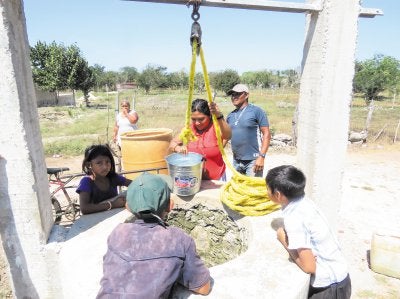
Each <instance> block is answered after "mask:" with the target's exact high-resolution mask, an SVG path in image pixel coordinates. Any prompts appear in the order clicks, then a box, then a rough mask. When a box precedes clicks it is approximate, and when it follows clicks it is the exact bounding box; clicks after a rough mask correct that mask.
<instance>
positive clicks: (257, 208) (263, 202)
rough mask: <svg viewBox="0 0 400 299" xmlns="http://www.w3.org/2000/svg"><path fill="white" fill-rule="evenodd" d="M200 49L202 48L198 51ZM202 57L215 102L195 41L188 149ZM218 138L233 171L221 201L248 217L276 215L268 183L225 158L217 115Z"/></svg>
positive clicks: (183, 136) (184, 135)
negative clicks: (198, 58) (198, 57)
mask: <svg viewBox="0 0 400 299" xmlns="http://www.w3.org/2000/svg"><path fill="white" fill-rule="evenodd" d="M198 48H200V49H199V50H200V51H198ZM197 53H200V59H201V65H202V69H203V77H204V83H205V87H206V91H207V99H208V102H209V103H211V102H212V101H213V98H212V94H211V87H210V80H209V77H208V72H207V67H206V63H205V60H204V53H203V49H202V47H201V44H200V45H199V44H198V41H197V40H196V39H194V40H193V42H192V62H191V67H190V75H189V97H188V103H187V109H186V121H185V128H183V129H182V131H181V133H180V135H179V137H180V138H181V140H182V141H183V143H184V144H185V145H186V144H187V143H188V142H190V141H191V140H194V139H195V136H194V135H193V133H192V130H191V129H190V115H191V104H192V99H193V91H194V76H195V69H196V56H197ZM212 121H213V124H214V129H215V134H216V136H217V141H218V148H219V150H220V152H221V154H222V157H223V159H224V162H225V164H226V165H227V166H228V167H229V169H230V170H231V171H232V178H231V180H230V181H229V182H227V183H225V184H224V185H223V186H222V187H221V195H220V196H221V197H220V199H221V201H222V202H223V203H224V204H226V205H227V206H228V207H229V208H230V209H232V210H234V211H237V212H239V213H240V214H242V215H245V216H261V215H266V214H269V213H271V212H273V211H276V210H277V209H278V208H279V206H278V205H277V204H275V203H274V202H272V201H271V200H270V199H269V198H268V193H267V186H266V183H265V180H264V179H263V178H259V177H248V176H245V175H243V174H241V173H239V172H237V171H236V170H235V168H234V167H233V165H232V164H231V162H230V161H229V159H228V157H227V156H226V153H225V150H224V147H223V145H222V139H221V129H220V127H219V124H218V121H217V119H216V116H215V115H212Z"/></svg>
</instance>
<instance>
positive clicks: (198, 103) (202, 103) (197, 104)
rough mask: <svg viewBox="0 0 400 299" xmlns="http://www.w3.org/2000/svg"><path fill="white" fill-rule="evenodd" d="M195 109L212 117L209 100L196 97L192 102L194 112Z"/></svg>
mask: <svg viewBox="0 0 400 299" xmlns="http://www.w3.org/2000/svg"><path fill="white" fill-rule="evenodd" d="M195 111H198V112H200V113H203V114H204V115H207V116H209V117H211V112H210V108H209V107H208V102H207V101H206V100H203V99H195V100H194V101H193V102H192V112H195Z"/></svg>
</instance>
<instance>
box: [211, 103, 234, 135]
mask: <svg viewBox="0 0 400 299" xmlns="http://www.w3.org/2000/svg"><path fill="white" fill-rule="evenodd" d="M208 107H209V108H210V112H211V114H214V115H215V117H216V118H217V121H218V124H219V128H220V129H221V138H222V139H225V140H230V139H231V137H232V129H231V127H230V126H229V125H228V123H227V122H226V120H225V119H224V116H223V114H222V113H221V111H220V110H219V108H218V105H217V104H216V103H215V102H211V103H209V104H208Z"/></svg>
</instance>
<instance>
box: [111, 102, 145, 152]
mask: <svg viewBox="0 0 400 299" xmlns="http://www.w3.org/2000/svg"><path fill="white" fill-rule="evenodd" d="M138 120H139V116H138V114H137V112H136V111H135V110H131V105H130V104H129V101H128V100H123V101H122V102H121V112H120V113H118V115H117V119H116V120H115V126H114V137H113V140H114V142H116V143H117V144H118V146H119V148H121V134H122V133H125V132H131V131H134V130H137V125H136V124H137V122H138Z"/></svg>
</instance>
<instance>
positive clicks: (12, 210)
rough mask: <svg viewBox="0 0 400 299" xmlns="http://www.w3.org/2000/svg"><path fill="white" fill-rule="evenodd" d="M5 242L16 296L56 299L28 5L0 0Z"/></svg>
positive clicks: (0, 186)
mask: <svg viewBox="0 0 400 299" xmlns="http://www.w3.org/2000/svg"><path fill="white" fill-rule="evenodd" d="M0 66H1V73H0V74H1V79H0V115H1V117H0V128H1V130H0V205H1V208H0V237H1V241H2V246H3V248H4V252H5V255H6V258H7V260H8V263H9V268H10V276H11V279H12V284H13V286H12V287H13V292H14V296H15V297H17V298H55V297H54V296H53V295H52V293H51V289H50V287H49V286H51V285H52V283H50V281H49V280H50V279H52V277H54V269H51V266H50V265H48V264H47V260H46V258H47V257H46V256H47V254H46V249H45V247H44V245H45V244H46V241H47V238H48V235H49V232H50V230H51V227H52V225H53V220H52V210H51V204H50V200H49V189H48V182H47V177H46V166H45V160H44V153H43V146H42V141H41V136H40V130H39V117H38V113H37V109H36V98H35V91H34V88H33V82H32V72H31V66H30V59H29V43H28V38H27V34H26V25H25V16H24V10H23V4H22V0H13V1H0Z"/></svg>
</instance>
